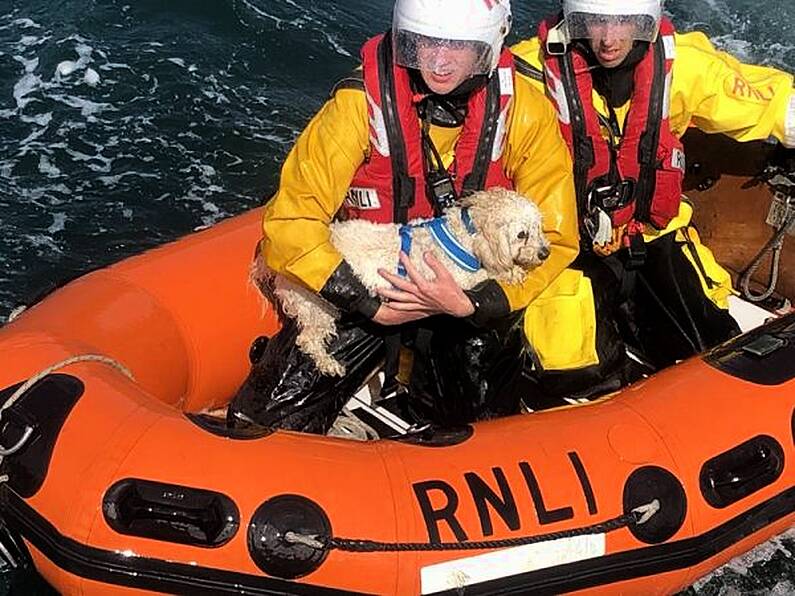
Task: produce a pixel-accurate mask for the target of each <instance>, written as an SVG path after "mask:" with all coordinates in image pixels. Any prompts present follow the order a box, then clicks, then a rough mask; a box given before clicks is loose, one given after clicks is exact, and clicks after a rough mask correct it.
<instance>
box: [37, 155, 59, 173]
mask: <svg viewBox="0 0 795 596" xmlns="http://www.w3.org/2000/svg"><path fill="white" fill-rule="evenodd" d="M39 172H41V173H42V174H46V175H47V176H48V177H50V178H57V177H58V176H60V175H61V170H59V169H58V167H57V166H56V165H55V164H54V163H52V162H51V161H50V159H49V157H47V155H46V154H44V153H42V154H41V155H39Z"/></svg>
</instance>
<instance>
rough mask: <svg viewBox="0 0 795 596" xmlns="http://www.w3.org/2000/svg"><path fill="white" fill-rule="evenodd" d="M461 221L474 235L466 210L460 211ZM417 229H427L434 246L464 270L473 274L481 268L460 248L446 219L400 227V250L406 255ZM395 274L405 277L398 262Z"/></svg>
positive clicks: (409, 251) (473, 228)
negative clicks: (437, 246)
mask: <svg viewBox="0 0 795 596" xmlns="http://www.w3.org/2000/svg"><path fill="white" fill-rule="evenodd" d="M461 221H462V222H463V223H464V227H465V228H466V230H467V232H469V233H470V234H474V233H475V232H476V231H477V230H476V229H475V224H473V223H472V218H471V217H470V216H469V210H467V209H466V208H464V209H461ZM418 228H428V231H429V232H430V234H431V237H432V238H433V239H434V240H435V241H436V244H438V245H439V247H440V248H441V249H442V250H443V251H444V253H445V254H446V255H447V256H448V257H450V259H452V261H453V262H454V263H455V264H456V265H458V266H459V267H461V269H464V270H465V271H469V272H470V273H473V272H475V271H477V270H478V269H480V268H481V266H482V265H481V264H480V261H479V260H478V258H477V257H476V256H475V255H473V254H472V253H471V252H469V251H468V250H467V249H465V248H464V247H463V246H461V243H460V242H459V241H458V240H457V239H456V237H455V236H453V233H452V232H451V231H450V227H449V225H448V221H447V217H446V216H442V217H435V218H434V219H429V220H426V221H423V222H420V223H416V224H404V225H402V226H400V230H399V234H400V250H401V251H403V252H404V253H406V254H407V255H410V254H411V243H412V235H413V234H414V230H415V229H418ZM397 274H398V275H399V276H401V277H406V275H407V273H406V268H405V267H404V266H403V263H400V262H398V268H397Z"/></svg>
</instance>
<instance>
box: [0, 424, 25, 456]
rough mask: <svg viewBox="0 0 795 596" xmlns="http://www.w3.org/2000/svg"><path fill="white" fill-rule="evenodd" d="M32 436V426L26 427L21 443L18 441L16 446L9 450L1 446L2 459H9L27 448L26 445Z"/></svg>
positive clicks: (0, 454)
mask: <svg viewBox="0 0 795 596" xmlns="http://www.w3.org/2000/svg"><path fill="white" fill-rule="evenodd" d="M32 434H33V427H32V426H30V425H26V426H25V430H24V432H23V433H22V438H21V439H19V441H17V444H16V445H14V446H13V447H7V448H6V447H3V446H2V445H0V457H8V456H9V455H14V454H15V453H16V452H17V451H19V450H20V449H22V448H23V447H24V446H25V443H27V441H28V439H29V438H30V435H32Z"/></svg>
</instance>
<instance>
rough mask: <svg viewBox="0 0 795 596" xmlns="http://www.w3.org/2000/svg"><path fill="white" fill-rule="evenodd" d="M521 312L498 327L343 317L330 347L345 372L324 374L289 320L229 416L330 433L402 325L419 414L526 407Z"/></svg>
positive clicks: (456, 416)
mask: <svg viewBox="0 0 795 596" xmlns="http://www.w3.org/2000/svg"><path fill="white" fill-rule="evenodd" d="M518 321H519V317H518V316H516V315H514V316H512V317H510V318H507V319H506V320H504V321H501V322H500V324H498V325H496V326H495V327H493V328H490V329H483V328H478V327H475V326H473V325H471V324H470V323H468V322H466V321H464V320H461V319H456V318H453V317H448V316H437V317H431V318H429V319H426V320H424V321H422V322H421V323H417V324H411V325H404V326H403V327H402V328H400V329H397V328H388V327H382V326H380V325H376V324H374V323H372V322H370V321H366V320H364V319H363V318H362V317H360V316H358V315H348V316H344V317H343V318H342V319H341V320H339V321H338V322H337V329H338V335H337V336H336V337H335V338H334V339H333V340H332V341H331V344H330V346H329V350H330V352H331V353H332V354H333V356H334V357H335V358H337V359H338V360H339V361H340V362H341V363H343V364H344V365H345V367H346V374H345V375H344V376H342V377H336V376H327V375H323V374H321V373H320V372H319V371H318V370H317V368H316V367H315V365H314V363H313V362H312V361H311V360H310V359H309V358H308V357H307V356H306V355H305V354H304V353H303V352H302V351H301V350H299V349H298V347H297V346H296V345H295V338H296V335H297V328H296V325H295V323H294V322H292V321H291V320H290V321H287V322H286V323H285V325H284V327H283V328H282V329H281V330H280V331H279V332H278V333H277V334H276V335H275V336H273V337H272V338H271V339H270V340H269V341H268V343H267V345H266V347H265V349H264V352H263V353H262V355H261V357H259V359H258V360H257V361H256V362H254V364H253V365H252V368H251V371H250V373H249V375H248V378H247V379H246V381H245V382H244V383H243V386H242V387H241V388H240V390H239V391H238V393H237V395H236V396H235V397H234V399H233V400H232V403H231V405H230V409H229V420H230V422H232V423H235V422H239V421H244V422H253V423H255V424H258V425H262V426H267V427H272V428H283V429H290V430H298V431H303V432H312V433H325V432H327V431H328V429H329V428H330V427H331V425H332V424H333V422H334V420H335V418H336V417H337V415H338V414H339V412H340V410H341V409H342V407H343V406H344V405H345V403H346V402H347V401H348V400H349V399H350V397H351V396H352V395H353V394H354V393H356V391H357V390H358V389H359V388H360V387H361V386H362V385H363V384H364V383H365V382H366V381H367V379H368V378H369V377H370V375H372V374H373V372H374V371H376V370H377V368H378V367H380V366H381V365H382V363H383V361H384V358H385V355H386V352H387V349H386V345H387V342H388V341H389V340H390V336H391V337H392V338H394V337H395V333H396V332H399V334H400V336H401V339H402V341H403V343H404V344H406V345H407V346H408V348H409V349H411V351H412V353H413V365H412V371H411V375H410V380H409V387H408V389H409V396H408V403H407V407H408V410H409V412H410V413H411V417H412V418H413V420H412V422H430V423H432V424H435V425H439V426H454V425H460V424H464V423H468V422H473V421H475V420H481V419H485V418H492V417H494V416H500V415H506V414H512V413H516V412H518V411H519V407H520V397H521V396H520V391H519V389H518V388H514V387H515V386H518V385H519V384H520V383H521V381H522V367H523V339H522V332H521V326H520V325H519V324H518Z"/></svg>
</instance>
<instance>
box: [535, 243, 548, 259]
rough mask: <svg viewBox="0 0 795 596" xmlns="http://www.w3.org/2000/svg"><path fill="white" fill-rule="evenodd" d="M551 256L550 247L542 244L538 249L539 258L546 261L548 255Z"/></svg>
mask: <svg viewBox="0 0 795 596" xmlns="http://www.w3.org/2000/svg"><path fill="white" fill-rule="evenodd" d="M548 256H549V247H548V246H542V247H541V248H539V249H538V259H539V260H540V261H546V259H547V257H548Z"/></svg>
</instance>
